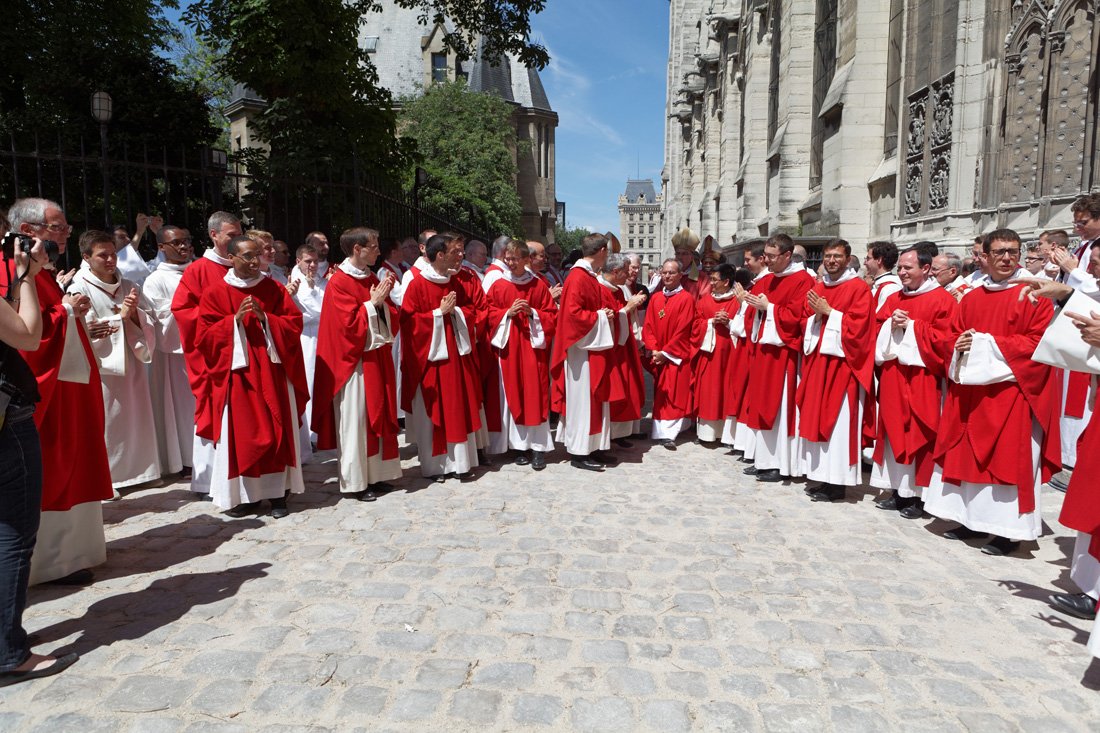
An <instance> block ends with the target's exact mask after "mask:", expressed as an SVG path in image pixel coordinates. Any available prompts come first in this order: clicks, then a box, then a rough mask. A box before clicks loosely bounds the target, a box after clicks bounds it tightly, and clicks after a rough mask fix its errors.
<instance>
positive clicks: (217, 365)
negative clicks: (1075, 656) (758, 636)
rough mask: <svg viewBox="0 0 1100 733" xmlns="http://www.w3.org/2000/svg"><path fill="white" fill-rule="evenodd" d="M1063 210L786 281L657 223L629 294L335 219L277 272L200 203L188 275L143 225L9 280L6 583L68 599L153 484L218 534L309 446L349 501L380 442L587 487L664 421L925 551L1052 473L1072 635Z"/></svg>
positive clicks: (619, 260)
mask: <svg viewBox="0 0 1100 733" xmlns="http://www.w3.org/2000/svg"><path fill="white" fill-rule="evenodd" d="M12 210H13V211H20V212H24V211H29V212H31V213H30V215H29V216H23V218H24V219H26V220H28V221H29V220H30V219H32V218H33V219H36V220H37V221H39V222H55V223H56V224H57V226H58V227H60V228H59V229H56V230H55V229H51V230H50V231H51V233H54V234H56V233H58V232H61V231H62V229H64V232H63V233H64V234H65V235H66V236H55V237H54V238H55V239H57V241H58V242H59V244H61V246H62V247H64V246H65V241H64V240H65V239H66V237H67V234H68V231H69V230H68V229H67V224H66V223H65V221H64V213H63V212H62V211H61V208H60V207H59V206H58V205H57V204H55V203H53V202H49V201H45V200H24V201H21V202H17V205H16V206H13V209H12ZM1072 211H1073V216H1074V221H1073V225H1074V228H1075V230H1076V235H1077V236H1076V237H1072V238H1071V237H1070V235H1069V234H1068V233H1067V232H1066V231H1061V230H1052V231H1049V232H1044V234H1043V237H1042V238H1041V240H1040V243H1038V244H1036V245H1032V246H1025V245H1024V243H1023V242H1022V241H1021V238H1020V237H1019V236H1018V235H1017V233H1016V232H1014V231H1012V230H1010V229H999V230H996V231H992V232H989V233H987V234H984V235H982V236H980V237H977V238H976V240H975V242H974V247H973V250H972V252H971V254H970V256H969V257H967V258H966V259H965V261H964V260H963V259H961V258H960V257H958V256H957V255H955V254H952V253H949V252H940V251H939V248H938V247H937V246H936V245H935V244H934V243H932V242H922V243H918V244H916V245H914V246H912V247H908V248H905V249H904V250H902V251H900V252H899V250H898V248H897V247H896V246H895V245H894V244H892V243H890V242H874V243H872V244H870V245H869V246H868V251H867V255H866V257H865V259H864V260H863V263H862V267H860V262H859V261H858V260H857V259H856V258H854V257H853V256H852V251H851V247H850V246H849V244H848V243H847V242H845V241H843V240H839V239H837V240H833V241H830V242H828V243H827V244H825V245H824V247H823V252H822V260H821V267H820V269H819V270H818V271H816V272H815V271H812V270H810V269H807V266H806V263H805V260H806V253H805V250H803V249H802V248H801V247H800V246H798V245H796V243H795V242H794V241H793V240H792V238H791V237H789V236H787V235H785V234H781V233H780V234H775V235H773V236H771V237H769V238H768V239H767V240H766V242H764V243H760V244H754V245H752V246H751V247H750V248H749V249H748V250H747V251H746V252H745V253H744V262H743V265H742V266H741V267H737V268H735V267H733V266H731V265H729V264H725V263H723V262H722V256H721V254H720V253H719V252H717V251H715V250H714V249H712V248H709V247H708V246H707V244H708V243H706V242H704V243H703V244H704V247H703V250H702V252H701V253H700V252H698V251H697V250H698V248H699V245H700V239H699V237H698V236H696V235H695V234H694V233H693V232H691V231H690V230H686V229H685V230H683V231H681V232H679V233H678V234H677V235H676V236H675V237H674V239H673V245H674V251H675V256H674V257H672V258H670V259H668V260H666V261H664V262H663V263H661V265H660V267H659V269H658V270H657V271H656V272H654V273H653V274H652V278H651V280H650V281H649V282H648V283H642V282H639V281H638V276H639V273H640V268H641V262H640V260H639V258H638V257H637V256H634V255H630V254H626V253H622V252H620V251H619V245H618V241H617V240H616V239H615V238H614V237H613V236H611V235H603V234H591V235H588V236H587V237H585V238H584V240H583V241H582V242H581V244H580V247H579V248H578V249H577V250H576V251H575V252H574V253H573V254H572V255H571V258H570V259H572V260H573V261H572V262H571V264H570V265H569V266H565V263H563V258H562V251H561V248H560V247H558V246H557V245H553V244H552V245H550V246H549V247H547V246H544V245H543V244H540V243H538V242H531V241H522V240H517V239H511V238H509V237H507V236H502V237H500V238H498V239H497V240H495V241H494V242H492V243H491V244H489V245H487V244H486V243H484V242H479V241H476V240H474V241H467V240H466V238H465V237H463V236H461V235H458V234H454V233H437V232H434V231H431V230H428V231H424V232H421V233H420V235H419V236H418V237H417V238H415V239H414V238H412V237H410V238H408V239H406V240H405V241H403V242H398V241H397V240H393V239H383V238H381V237H380V236H379V233H378V232H377V231H376V230H373V229H370V228H366V227H355V228H352V229H349V230H347V231H345V232H343V233H342V234H341V235H340V236H339V240H338V243H337V244H338V250H339V256H338V257H330V253H329V242H328V238H327V236H326V235H325V234H324V233H322V232H313V233H311V234H310V235H309V236H308V237H307V238H306V241H305V243H304V244H302V245H301V246H300V247H298V248H297V250H296V251H295V252H294V253H293V255H292V254H291V252H290V250H289V248H288V247H287V245H286V244H285V243H284V242H281V241H278V240H275V239H274V237H273V236H272V235H271V234H270V233H268V232H264V231H257V230H249V231H242V226H241V222H240V220H239V219H238V217H236V216H234V215H233V214H231V213H227V212H215V213H214V214H213V215H211V216H210V217H209V221H208V222H207V227H206V231H205V232H203V235H205V236H204V240H207V241H205V242H204V243H205V244H206V248H205V251H203V252H202V254H201V256H199V257H197V258H196V256H195V252H196V250H195V246H194V245H195V241H194V239H193V236H192V234H191V232H189V231H188V230H187V229H185V228H182V227H180V226H177V225H174V224H171V223H165V222H162V221H160V220H159V219H158V218H156V217H147V216H144V215H142V216H139V218H138V221H137V231H136V232H135V233H134V235H133V236H131V235H130V233H129V232H128V231H127V230H126V228H125V227H118V228H116V230H115V231H112V232H99V231H88V232H85V233H84V234H83V235H82V236H80V237H79V248H80V255H81V259H82V265H81V267H80V268H79V270H77V271H75V272H67V273H66V272H56V271H43V273H41V274H39V276H38V282H37V286H38V288H37V289H38V292H39V299H40V302H41V307H42V310H43V315H44V323H45V325H44V330H43V341H42V347H41V348H40V349H38V350H37V351H33V352H26V354H25V357H26V359H27V361H28V363H29V364H30V365H31V367H32V369H33V370H34V371H35V374H36V376H37V378H38V382H39V387H40V393H41V395H42V402H41V403H40V405H39V408H38V412H37V413H36V418H35V419H36V423H37V424H38V426H39V430H40V432H41V434H42V440H43V453H44V454H45V455H47V456H52V457H53V458H52V459H51V460H48V461H46V462H45V466H44V470H45V477H44V490H43V510H44V512H43V521H42V529H41V531H40V535H39V541H38V548H37V549H36V551H35V555H34V563H33V568H32V583H33V582H45V581H58V580H61V581H62V582H66V581H72V582H78V581H80V580H85V581H86V580H87V579H88V578H89V577H90V576H89V575H87V568H90V567H92V566H94V565H97V564H99V563H101V562H103V561H104V558H105V545H104V538H103V530H102V514H101V512H102V509H101V506H100V502H101V501H102V500H111V499H117V498H118V497H119V491H118V490H119V489H122V488H126V487H133V486H138V485H143V484H148V483H149V482H153V481H158V480H160V479H161V478H162V477H164V476H169V475H185V476H186V475H189V476H190V481H191V490H192V492H194V494H195V495H196V498H201V499H206V500H210V501H212V502H213V504H214V505H215V506H216V507H218V508H219V509H221V510H224V511H226V513H227V514H229V515H230V516H233V517H241V516H246V515H250V514H255V513H259V512H261V511H269V512H270V515H271V516H272V517H275V518H279V517H283V516H286V515H287V513H288V512H289V506H288V503H287V499H288V497H289V496H290V495H291V494H294V493H301V492H303V491H304V490H305V485H304V482H303V478H302V465H303V464H304V463H306V462H308V461H309V460H310V457H311V454H312V452H313V451H314V450H332V449H335V451H336V455H337V473H338V479H339V489H340V492H341V493H342V494H345V495H349V496H351V497H354V498H357V499H359V500H361V501H374V500H375V499H377V498H378V497H380V496H382V495H384V494H386V493H387V492H390V491H392V490H394V488H395V486H394V483H393V482H395V481H398V480H399V479H401V477H402V468H401V464H400V457H401V456H400V452H399V439H401V438H402V434H403V440H404V441H405V443H406V444H408V445H415V447H416V452H417V456H418V463H419V471H420V473H421V475H422V476H424V477H427V478H430V479H432V480H434V481H439V482H443V481H446V480H448V479H454V480H459V481H468V480H471V479H473V478H474V477H475V476H476V475H478V474H477V472H476V471H475V469H477V468H478V467H479V466H481V465H484V464H486V463H490V462H493V461H501V460H510V461H512V462H514V463H516V464H520V465H525V466H530V468H531V469H532V470H535V471H541V470H543V469H544V468H545V467H546V464H547V458H548V456H549V454H550V453H552V452H553V451H554V449H555V445H558V444H560V445H561V446H562V448H563V449H564V452H565V454H566V455H567V458H568V463H569V465H570V466H572V467H573V468H575V469H577V470H583V471H593V472H602V471H605V470H607V469H608V468H610V467H613V466H615V465H616V464H617V462H618V459H617V458H616V455H615V449H616V448H629V447H631V441H637V440H649V441H652V443H651V445H655V446H660V447H663V448H664V449H667V450H670V451H675V450H677V447H678V445H682V441H683V440H684V439H685V437H686V435H690V433H691V432H692V431H693V432H694V436H695V440H696V441H697V442H698V443H700V444H702V445H704V446H708V447H711V448H714V449H715V450H716V452H715V456H716V460H722V461H728V464H726V465H728V466H729V467H730V469H731V470H733V469H734V468H736V469H737V470H740V471H743V472H744V473H745V474H747V475H750V476H753V477H755V480H756V481H759V482H762V483H765V484H766V483H779V482H784V481H788V480H790V479H795V478H803V477H804V478H805V479H807V483H806V493H807V494H808V500H812V501H816V502H835V501H840V500H843V499H844V498H845V495H846V491H847V488H848V487H857V486H861V485H862V484H863V482H864V481H863V470H864V464H865V463H866V464H870V479H869V484H870V486H871V487H874V488H877V489H882V490H883V493H882V495H881V496H880V497H879V499H878V500H877V502H876V503H877V506H878V507H879V508H881V509H883V510H885V511H891V512H897V514H898V515H899V516H900V517H903V518H906V519H919V518H921V517H926V516H931V517H935V518H939V519H943V520H949V521H950V522H951V525H952V526H951V528H949V529H948V530H946V531H945V532H944V533H943V536H944V537H945V538H947V539H951V540H965V541H969V540H978V542H976V543H975V544H976V546H979V547H980V548H981V550H982V551H983V552H985V553H987V554H990V555H1006V554H1011V553H1014V552H1017V551H1018V550H1019V548H1020V543H1021V542H1034V541H1035V540H1037V539H1038V538H1039V537H1040V535H1041V534H1042V527H1043V522H1042V516H1041V512H1040V503H1041V491H1040V488H1041V486H1042V485H1043V484H1044V483H1047V482H1049V481H1050V480H1051V479H1052V476H1054V474H1056V473H1058V472H1059V471H1061V470H1062V469H1063V468H1071V469H1075V470H1074V472H1073V474H1072V477H1073V478H1072V479H1071V481H1070V482H1069V486H1068V493H1067V495H1066V499H1065V502H1064V508H1063V510H1062V513H1061V521H1062V523H1063V524H1065V525H1066V526H1067V527H1069V528H1071V529H1073V530H1076V531H1077V532H1078V536H1077V541H1076V546H1075V549H1074V551H1073V557H1072V576H1071V577H1072V579H1073V581H1074V582H1075V583H1076V584H1077V585H1078V586H1079V589H1080V592H1079V593H1073V594H1055V595H1052V596H1051V601H1052V603H1053V604H1054V605H1055V606H1056V607H1057V608H1059V609H1060V610H1062V611H1064V612H1066V613H1070V614H1072V615H1075V616H1078V617H1081V618H1095V615H1096V602H1097V598H1098V597H1100V490H1097V489H1096V487H1095V485H1094V484H1093V482H1092V479H1091V478H1090V477H1092V476H1095V475H1096V471H1095V469H1097V468H1100V466H1092V465H1089V464H1090V461H1100V425H1091V422H1092V414H1093V413H1092V409H1091V407H1092V400H1093V393H1094V391H1095V387H1096V380H1095V379H1093V377H1092V374H1090V373H1089V372H1088V371H1074V370H1073V369H1072V368H1070V367H1072V366H1073V364H1071V363H1069V362H1062V361H1059V360H1058V358H1055V359H1051V358H1044V359H1043V360H1040V358H1039V356H1038V353H1037V348H1038V347H1040V343H1041V341H1043V340H1044V336H1045V335H1046V334H1047V332H1048V330H1049V329H1050V328H1053V325H1052V323H1058V322H1059V319H1060V320H1061V322H1064V323H1068V324H1069V327H1070V328H1072V329H1073V330H1072V332H1071V333H1070V336H1069V338H1068V339H1067V338H1066V337H1065V336H1064V335H1063V337H1062V338H1061V342H1062V345H1065V342H1067V340H1068V341H1079V342H1080V344H1082V345H1083V346H1084V348H1085V349H1086V350H1087V349H1091V348H1098V349H1100V317H1097V316H1095V315H1093V313H1092V311H1091V310H1090V309H1088V308H1078V309H1077V310H1078V311H1079V312H1074V311H1073V310H1072V309H1071V308H1069V307H1062V306H1064V305H1065V304H1066V302H1067V301H1069V300H1070V299H1071V298H1073V297H1085V298H1087V299H1091V300H1100V288H1098V286H1097V280H1096V275H1098V274H1100V246H1098V247H1096V249H1095V250H1094V249H1093V248H1092V243H1093V242H1094V241H1096V242H1097V243H1098V244H1100V194H1092V195H1088V196H1084V197H1082V198H1081V199H1079V200H1078V201H1077V202H1076V203H1075V204H1074V205H1073V207H1072ZM25 223H27V222H25V221H17V220H13V221H12V225H13V228H16V229H18V228H19V227H20V226H21V225H23V224H25ZM146 230H148V231H149V232H150V233H151V236H155V238H156V242H157V245H158V254H157V257H156V259H155V260H152V261H148V262H146V261H143V260H142V258H141V257H140V256H139V254H138V250H137V248H136V246H135V245H136V244H137V242H138V241H140V239H141V237H142V236H144V235H145V234H146ZM26 231H27V232H28V233H33V231H32V229H31V228H27V229H26ZM292 260H293V262H292ZM330 261H333V262H336V261H338V264H332V265H331V266H330V264H329V263H330ZM1091 300H1090V302H1091ZM1075 302H1076V301H1075ZM1096 310H1098V311H1100V306H1096ZM1056 314H1057V315H1058V317H1057V318H1056V317H1055V316H1056ZM1048 340H1049V339H1048ZM1051 350H1053V351H1054V352H1057V351H1058V348H1057V344H1056V345H1055V348H1053V349H1047V350H1045V351H1044V352H1043V353H1046V351H1051ZM1098 353H1100V352H1098ZM1075 363H1076V362H1074V364H1075ZM1097 363H1098V364H1100V358H1098V359H1097ZM1063 367H1066V368H1063ZM1084 368H1087V365H1086V367H1084ZM1095 371H1096V372H1100V368H1097V369H1096V370H1095ZM647 382H648V383H650V384H651V385H652V412H651V415H650V417H651V418H652V419H651V421H650V427H649V431H648V433H643V431H642V418H643V414H644V413H645V411H646V403H647V400H646V395H647ZM98 432H102V434H103V436H104V439H103V440H98V439H96V440H92V439H91V438H90V437H89V436H90V435H93V434H96V433H98ZM1079 441H1080V443H1079ZM727 455H728V456H729V457H726V456H727ZM719 456H722V457H721V458H718V457H719ZM734 456H736V460H735V459H734V458H733V457H734ZM59 457H64V458H59ZM738 461H740V462H741V463H740V464H739V463H738ZM265 502H266V504H265ZM1093 645H1094V646H1093V653H1094V654H1096V655H1098V656H1100V633H1097V634H1094V642H1093Z"/></svg>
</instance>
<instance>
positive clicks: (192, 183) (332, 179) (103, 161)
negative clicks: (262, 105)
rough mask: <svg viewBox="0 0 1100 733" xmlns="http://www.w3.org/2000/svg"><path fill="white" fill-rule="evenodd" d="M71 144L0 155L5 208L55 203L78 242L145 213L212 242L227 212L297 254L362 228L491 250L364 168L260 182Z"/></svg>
mask: <svg viewBox="0 0 1100 733" xmlns="http://www.w3.org/2000/svg"><path fill="white" fill-rule="evenodd" d="M64 140H65V138H63V136H62V135H61V134H60V133H59V134H58V135H57V136H56V142H55V141H54V138H53V136H51V137H50V139H49V143H48V144H46V143H44V136H40V135H34V136H32V137H30V138H29V139H27V138H24V139H20V140H17V139H16V138H15V136H9V141H8V143H9V144H8V145H7V146H5V147H7V150H4V151H3V152H2V153H0V205H6V204H10V203H11V202H12V201H14V200H15V199H17V198H22V197H26V196H37V197H42V198H49V199H53V200H55V201H57V202H58V203H59V204H61V207H62V208H63V209H64V210H65V215H66V217H67V218H68V220H69V223H70V224H71V225H72V226H73V229H74V232H77V233H79V232H82V231H84V230H86V229H92V228H105V227H108V226H110V225H112V224H116V223H121V224H125V225H126V227H127V229H128V230H129V231H131V232H132V231H133V227H134V221H135V218H136V216H137V214H138V213H139V212H140V213H145V214H148V215H150V216H154V215H159V216H161V217H162V218H163V219H164V221H165V222H170V223H173V224H178V225H180V226H183V227H186V228H188V229H190V230H191V232H192V235H193V236H194V237H195V241H196V243H197V244H198V243H202V242H205V239H206V237H205V231H204V229H205V226H204V223H205V221H206V218H207V217H208V216H209V215H210V214H211V213H212V212H214V211H217V210H219V209H221V210H226V211H232V212H234V213H238V214H240V215H241V216H242V219H244V221H245V222H246V223H247V225H248V226H249V227H252V228H258V229H267V230H269V231H271V232H272V233H273V234H274V235H275V237H276V238H278V239H282V240H285V241H286V242H287V243H288V244H290V245H291V248H292V251H293V248H294V246H295V245H296V244H298V243H301V242H302V241H303V240H304V238H305V235H306V234H307V233H309V232H311V231H314V230H319V231H323V232H325V233H327V234H328V235H329V238H330V241H335V239H336V237H337V236H338V235H339V232H341V231H343V230H344V229H347V228H348V227H351V226H357V225H362V226H369V227H373V228H375V229H377V230H379V232H381V234H382V236H383V237H397V238H401V237H406V236H410V235H413V236H415V235H416V233H417V232H420V231H422V230H423V229H426V228H434V229H437V230H440V231H444V230H451V231H457V232H460V233H462V234H465V235H467V236H468V237H471V238H477V239H482V240H483V241H491V239H489V238H487V234H488V233H487V232H485V231H484V226H483V224H482V223H480V222H475V221H473V220H472V219H473V217H471V218H470V219H469V220H466V221H456V220H455V219H454V217H450V216H447V215H444V214H441V213H440V212H437V211H434V210H432V209H430V208H427V207H424V206H421V205H419V203H418V202H417V200H416V196H415V193H414V192H408V191H404V190H402V188H401V186H400V185H397V184H395V183H393V182H388V181H379V180H372V179H369V178H368V177H367V176H365V175H364V174H362V173H361V172H360V166H359V164H358V161H357V160H351V161H346V164H345V165H341V166H330V167H328V168H327V169H326V170H324V171H323V172H322V171H320V170H317V171H315V172H314V173H313V175H312V176H309V177H305V178H298V179H283V178H272V179H264V180H260V179H257V178H254V177H251V176H249V175H248V172H247V170H246V169H244V168H243V166H241V164H240V163H239V162H238V161H236V160H234V159H233V158H232V157H228V156H226V155H225V153H224V152H222V151H217V150H214V149H212V148H206V147H204V148H200V149H198V150H186V149H180V150H171V149H168V148H157V149H153V148H151V147H149V146H148V145H143V146H142V147H141V149H140V150H133V149H131V148H130V147H129V146H127V145H125V144H123V145H122V146H120V149H118V150H110V151H108V154H107V155H104V154H103V150H102V149H100V150H96V149H95V148H98V145H96V146H95V148H92V147H90V146H86V145H85V142H84V140H83V139H82V138H81V139H80V140H79V141H78V142H76V143H69V144H67V143H66V142H64ZM73 244H75V242H73ZM200 248H201V244H200ZM155 249H156V245H155V242H153V240H152V238H151V237H147V238H146V239H145V240H143V242H142V243H141V251H142V254H143V255H145V256H146V257H147V258H151V257H153V256H154V255H155ZM336 249H337V248H335V247H334V248H333V255H334V256H335V255H336V252H335V250H336ZM66 260H67V264H68V265H70V266H72V265H74V264H76V263H77V261H78V260H79V254H78V253H76V247H75V246H72V247H70V248H69V250H68V252H67V253H66Z"/></svg>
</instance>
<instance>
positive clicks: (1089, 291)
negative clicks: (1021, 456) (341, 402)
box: [1058, 267, 1100, 468]
mask: <svg viewBox="0 0 1100 733" xmlns="http://www.w3.org/2000/svg"><path fill="white" fill-rule="evenodd" d="M1065 280H1066V285H1069V286H1070V287H1072V288H1073V289H1074V290H1079V291H1081V292H1082V293H1084V294H1085V295H1087V296H1089V297H1090V298H1093V299H1094V300H1100V290H1098V288H1097V284H1096V278H1094V277H1093V276H1092V275H1090V274H1089V273H1088V271H1087V270H1085V269H1084V268H1083V267H1078V268H1077V269H1075V270H1073V271H1071V272H1070V273H1069V274H1067V275H1066V278H1065ZM1069 375H1070V373H1069V371H1068V370H1063V372H1062V395H1063V396H1065V395H1067V394H1068V391H1069V380H1070V376H1069ZM1093 381H1095V379H1094V380H1093ZM1093 389H1094V387H1092V386H1091V385H1090V388H1089V391H1090V392H1091V391H1092V390H1093ZM1092 403H1093V400H1092V399H1091V398H1086V399H1085V405H1084V409H1083V410H1082V411H1081V412H1082V415H1081V417H1074V416H1072V415H1067V414H1065V411H1064V408H1065V407H1066V403H1065V401H1063V403H1062V406H1063V412H1062V418H1061V419H1060V420H1059V421H1058V427H1059V428H1060V430H1061V437H1062V465H1063V466H1065V467H1066V468H1073V467H1074V466H1076V465H1077V440H1078V439H1079V438H1080V437H1081V433H1083V432H1084V431H1085V426H1087V425H1088V424H1089V420H1091V419H1092V407H1093V404H1092Z"/></svg>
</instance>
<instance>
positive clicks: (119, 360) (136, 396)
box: [70, 270, 161, 489]
mask: <svg viewBox="0 0 1100 733" xmlns="http://www.w3.org/2000/svg"><path fill="white" fill-rule="evenodd" d="M116 279H117V282H115V283H106V282H103V281H102V280H100V279H99V278H97V277H96V276H95V275H93V274H92V272H91V270H82V271H81V272H78V273H77V274H76V277H74V278H73V284H72V287H71V288H70V291H71V292H74V293H82V294H84V295H86V296H88V299H89V300H90V301H91V309H90V310H89V311H88V313H87V315H86V316H85V319H86V320H87V321H89V322H91V321H93V320H97V321H106V322H108V323H110V324H111V325H112V326H114V327H116V329H117V330H116V331H115V332H114V333H112V334H111V335H110V336H107V337H104V338H100V339H95V340H93V341H92V342H91V344H92V352H93V353H94V354H95V358H96V362H97V363H98V365H99V377H100V382H101V384H102V387H103V417H104V440H105V441H106V444H107V458H108V461H109V462H110V465H111V485H112V486H113V487H114V488H116V489H120V488H123V487H126V486H133V485H135V484H141V483H145V482H146V481H153V480H156V479H158V478H160V474H161V465H160V458H159V456H158V452H157V426H156V422H155V421H154V419H153V404H152V398H151V396H150V393H149V378H148V376H147V374H146V368H145V365H146V364H149V363H151V362H152V360H153V348H154V341H155V335H154V328H153V324H154V321H153V317H152V315H151V314H150V309H149V304H148V303H147V302H146V301H145V299H144V298H142V297H141V296H140V295H139V296H138V304H137V315H138V320H139V321H140V323H141V325H140V326H138V325H136V324H135V323H134V322H133V321H132V320H131V319H129V318H127V319H125V320H123V319H122V316H121V314H120V312H119V311H120V309H121V307H122V302H123V300H124V299H125V298H126V296H127V294H129V292H130V291H131V290H132V289H135V288H136V287H137V286H136V285H135V284H134V283H132V282H131V281H129V280H127V279H125V278H118V277H117V276H116Z"/></svg>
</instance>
